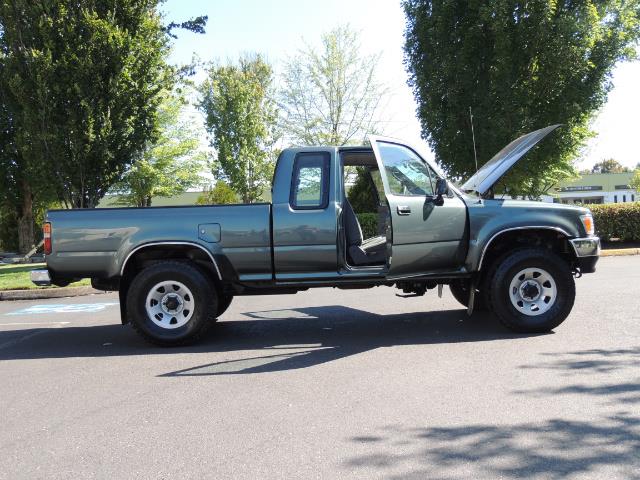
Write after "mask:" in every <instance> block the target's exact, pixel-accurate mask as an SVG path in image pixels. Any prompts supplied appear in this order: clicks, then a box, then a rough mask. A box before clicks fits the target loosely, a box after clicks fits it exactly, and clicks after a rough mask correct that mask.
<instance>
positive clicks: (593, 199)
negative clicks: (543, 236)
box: [543, 172, 640, 205]
mask: <svg viewBox="0 0 640 480" xmlns="http://www.w3.org/2000/svg"><path fill="white" fill-rule="evenodd" d="M632 177H633V172H625V173H589V174H585V175H581V176H580V177H579V178H577V179H574V180H568V181H565V182H560V183H559V184H558V185H557V186H555V187H553V188H552V189H551V190H550V191H549V194H548V195H545V196H544V197H543V200H544V201H545V202H554V203H578V204H585V205H588V204H594V203H627V202H635V201H636V200H640V198H638V192H636V191H635V190H634V189H633V188H631V186H630V185H629V183H631V178H632Z"/></svg>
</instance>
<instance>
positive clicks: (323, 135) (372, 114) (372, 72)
mask: <svg viewBox="0 0 640 480" xmlns="http://www.w3.org/2000/svg"><path fill="white" fill-rule="evenodd" d="M379 59H380V55H379V54H377V55H364V54H363V53H362V52H361V49H360V41H359V36H358V33H357V32H355V31H354V30H353V29H352V28H351V27H350V26H348V25H344V26H340V27H337V28H335V29H333V30H331V31H330V32H327V33H325V34H324V35H322V44H321V48H320V49H319V50H318V49H316V48H314V47H313V46H311V45H306V46H305V48H304V49H302V50H300V51H299V52H298V53H297V54H296V55H295V56H293V57H292V58H290V59H289V60H288V61H287V62H286V63H285V65H284V72H283V76H282V89H281V91H280V94H279V104H280V109H281V113H282V115H281V124H282V130H283V131H284V132H285V133H286V135H287V138H288V140H290V141H291V142H292V143H293V144H296V145H327V144H330V145H344V144H347V143H353V142H362V141H364V139H365V137H366V135H367V134H368V133H375V131H376V130H377V128H378V126H379V122H378V120H377V118H376V115H377V113H378V110H379V106H380V104H381V102H383V101H384V98H385V96H386V88H384V87H383V86H382V84H381V83H380V82H379V81H378V78H377V74H376V67H377V64H378V62H379Z"/></svg>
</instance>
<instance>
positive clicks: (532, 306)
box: [509, 267, 558, 317]
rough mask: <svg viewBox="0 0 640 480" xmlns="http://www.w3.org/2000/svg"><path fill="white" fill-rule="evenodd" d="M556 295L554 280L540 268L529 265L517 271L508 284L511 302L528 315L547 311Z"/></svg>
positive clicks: (533, 315) (531, 315)
mask: <svg viewBox="0 0 640 480" xmlns="http://www.w3.org/2000/svg"><path fill="white" fill-rule="evenodd" d="M557 297H558V288H557V286H556V282H555V280H554V279H553V277H552V276H551V275H550V274H549V272H547V271H546V270H543V269H542V268H536V267H530V268H525V269H524V270H521V271H519V272H518V273H516V274H515V276H514V277H513V280H511V284H510V285H509V298H510V299H511V304H512V305H513V306H514V307H515V309H516V310H518V311H519V312H520V313H523V314H525V315H528V316H530V317H535V316H538V315H542V314H543V313H545V312H547V311H549V309H550V308H551V307H552V306H553V304H554V303H555V302H556V298H557Z"/></svg>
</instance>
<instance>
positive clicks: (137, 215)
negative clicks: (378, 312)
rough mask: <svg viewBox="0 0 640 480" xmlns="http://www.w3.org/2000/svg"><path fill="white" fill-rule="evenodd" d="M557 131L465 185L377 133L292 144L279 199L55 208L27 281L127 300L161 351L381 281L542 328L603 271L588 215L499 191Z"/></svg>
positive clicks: (127, 317)
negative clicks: (362, 220) (272, 305)
mask: <svg viewBox="0 0 640 480" xmlns="http://www.w3.org/2000/svg"><path fill="white" fill-rule="evenodd" d="M557 127H558V126H557V125H553V126H550V127H547V128H543V129H541V130H537V131H535V132H532V133H529V134H527V135H524V136H522V137H520V138H518V139H517V140H515V141H514V142H512V143H510V144H509V145H507V146H506V147H505V148H504V149H503V150H501V151H500V152H499V153H498V154H496V155H495V157H493V158H492V159H491V160H490V161H489V162H488V163H487V164H486V165H484V166H483V167H482V168H481V169H480V170H478V172H477V173H476V174H475V175H474V176H473V177H472V178H471V179H469V180H468V181H467V182H466V183H465V184H464V185H462V186H461V187H459V188H458V187H456V186H454V185H453V184H452V183H450V182H448V181H447V180H446V178H445V177H444V175H443V174H442V173H441V172H440V170H439V169H438V167H437V166H436V165H434V164H433V163H431V162H429V161H427V160H426V159H425V158H423V157H422V156H420V154H419V153H417V152H418V151H417V150H416V149H414V148H412V147H411V146H409V145H407V144H405V143H403V142H401V141H398V140H394V139H389V138H382V137H371V138H370V145H367V146H359V147H355V146H348V147H317V148H310V147H306V148H289V149H286V150H284V151H283V152H282V154H281V155H280V157H279V158H278V162H277V164H276V168H275V174H274V179H273V186H272V203H261V204H251V205H220V206H195V207H191V206H189V207H158V208H156V207H151V208H110V209H96V210H52V211H49V212H48V213H47V218H46V223H45V225H44V231H45V254H46V261H47V269H46V270H35V271H33V272H32V280H33V282H34V283H36V284H38V285H49V284H55V285H65V284H68V283H69V282H71V281H73V280H75V279H78V278H91V279H92V284H93V285H94V287H95V288H98V289H102V290H113V291H118V292H119V294H120V310H121V320H122V323H130V324H131V325H132V326H133V327H134V328H135V330H136V331H138V332H139V333H140V334H141V335H142V336H143V337H145V338H146V339H147V340H150V341H152V342H154V343H157V344H161V345H177V344H183V343H185V342H191V341H193V340H194V339H196V338H197V337H198V336H199V335H200V334H201V333H202V332H203V331H204V330H205V329H206V327H207V326H208V325H210V324H211V323H212V322H213V321H215V319H216V318H218V317H219V316H220V315H221V314H222V313H223V312H224V311H225V310H226V309H227V308H228V307H229V304H230V303H231V301H232V299H233V297H234V296H237V295H264V294H282V293H296V292H299V291H302V290H307V289H309V288H314V287H335V288H345V289H359V288H371V287H375V286H379V285H387V286H395V287H397V288H399V289H400V290H402V292H403V295H399V296H415V295H423V294H424V293H425V292H426V291H427V290H429V289H434V288H437V289H438V293H441V292H442V286H443V285H449V288H450V289H451V292H452V293H453V296H454V297H455V298H456V299H457V300H458V301H459V302H460V303H461V304H463V305H464V306H465V307H466V308H467V309H468V312H469V314H471V313H472V312H473V310H474V309H475V310H489V311H491V312H493V313H494V314H495V315H496V316H497V317H498V318H499V319H500V321H501V322H502V323H504V324H505V325H506V326H507V327H509V328H511V329H513V330H515V331H518V332H543V331H548V330H551V329H553V328H555V327H557V326H558V325H559V324H560V323H562V321H563V320H564V319H565V318H566V317H567V315H569V312H570V311H571V308H572V306H573V302H574V298H575V284H574V276H576V277H578V276H580V275H581V274H583V273H590V272H594V271H595V265H596V262H597V260H598V256H599V253H600V240H599V239H598V238H597V237H595V236H594V225H593V219H592V217H591V215H590V213H589V210H587V209H585V208H579V207H575V206H567V205H561V204H549V203H542V202H530V201H518V200H509V199H498V198H494V195H493V187H494V185H495V184H496V182H497V181H498V180H499V179H500V178H502V176H503V175H504V174H505V173H506V172H507V171H508V170H509V168H510V167H511V166H513V165H514V163H515V162H517V161H518V160H519V159H520V158H521V157H522V156H523V155H524V154H525V153H526V152H527V151H528V150H530V149H531V148H532V147H533V146H534V145H535V144H536V143H537V142H539V141H540V140H541V139H542V138H543V137H545V136H546V135H547V134H549V133H550V132H552V131H553V130H554V129H555V128H557ZM356 169H357V170H358V171H359V172H361V173H363V174H364V175H366V176H367V177H368V178H369V179H370V187H371V188H370V192H371V195H372V197H375V198H372V201H373V202H375V203H374V204H375V205H377V209H378V215H377V217H378V222H377V224H378V231H377V235H373V236H370V238H363V234H362V229H361V227H360V224H359V221H358V216H357V214H356V213H355V212H354V209H353V208H352V206H351V205H350V203H349V201H348V199H347V194H346V193H347V188H348V184H349V181H350V178H352V176H353V171H354V170H356ZM350 176H351V177H350Z"/></svg>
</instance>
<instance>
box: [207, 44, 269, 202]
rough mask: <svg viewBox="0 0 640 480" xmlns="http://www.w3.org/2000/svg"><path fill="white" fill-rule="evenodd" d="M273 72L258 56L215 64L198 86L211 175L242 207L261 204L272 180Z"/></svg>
mask: <svg viewBox="0 0 640 480" xmlns="http://www.w3.org/2000/svg"><path fill="white" fill-rule="evenodd" d="M272 84H273V71H272V69H271V66H270V65H269V64H268V63H267V62H266V61H265V60H264V59H263V58H262V57H261V56H260V55H249V56H244V57H242V58H240V61H239V62H238V64H228V65H214V66H212V67H211V68H210V70H209V72H208V76H207V79H206V80H205V81H204V82H203V84H202V85H201V87H200V92H201V94H202V100H201V102H200V105H199V107H200V109H201V110H202V112H203V113H204V115H205V124H206V127H207V130H208V132H209V134H210V136H211V146H212V147H214V148H215V150H216V161H215V163H214V168H213V173H214V175H215V176H216V178H219V179H224V180H225V181H227V182H228V184H229V186H230V187H231V188H232V189H233V190H234V191H235V192H237V193H238V195H240V197H241V198H242V201H243V202H245V203H252V202H255V201H257V200H259V199H260V197H261V195H262V192H263V191H264V189H265V187H266V186H267V185H268V184H269V181H270V180H271V175H272V173H273V162H274V158H275V154H276V152H275V150H274V144H275V142H276V140H277V133H276V120H277V110H276V106H275V102H274V100H273V86H272Z"/></svg>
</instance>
